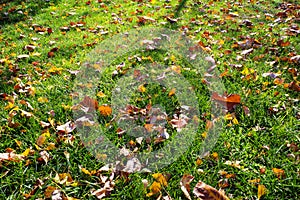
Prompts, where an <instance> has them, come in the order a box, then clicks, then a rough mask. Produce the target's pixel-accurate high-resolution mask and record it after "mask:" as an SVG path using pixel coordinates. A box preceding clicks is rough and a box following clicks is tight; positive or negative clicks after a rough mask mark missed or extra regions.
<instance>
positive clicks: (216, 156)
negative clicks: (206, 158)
mask: <svg viewBox="0 0 300 200" xmlns="http://www.w3.org/2000/svg"><path fill="white" fill-rule="evenodd" d="M211 156H212V157H213V159H215V160H218V159H219V154H218V153H217V152H213V153H212V154H211Z"/></svg>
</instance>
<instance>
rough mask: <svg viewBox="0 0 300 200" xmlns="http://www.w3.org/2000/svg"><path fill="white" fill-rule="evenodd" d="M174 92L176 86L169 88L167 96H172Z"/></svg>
mask: <svg viewBox="0 0 300 200" xmlns="http://www.w3.org/2000/svg"><path fill="white" fill-rule="evenodd" d="M175 92H176V88H172V89H171V90H170V92H169V94H168V95H169V97H170V96H173V95H174V94H175Z"/></svg>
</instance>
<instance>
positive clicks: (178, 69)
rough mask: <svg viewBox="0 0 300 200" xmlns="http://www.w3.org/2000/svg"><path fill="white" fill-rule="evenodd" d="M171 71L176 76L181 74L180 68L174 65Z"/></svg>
mask: <svg viewBox="0 0 300 200" xmlns="http://www.w3.org/2000/svg"><path fill="white" fill-rule="evenodd" d="M171 69H172V70H173V71H174V72H176V73H177V74H180V73H181V68H180V66H175V65H172V67H171Z"/></svg>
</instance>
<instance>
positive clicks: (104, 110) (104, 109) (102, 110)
mask: <svg viewBox="0 0 300 200" xmlns="http://www.w3.org/2000/svg"><path fill="white" fill-rule="evenodd" d="M98 110H99V112H100V114H101V115H103V116H109V115H111V113H112V109H111V107H110V106H108V105H102V106H100V107H99V108H98Z"/></svg>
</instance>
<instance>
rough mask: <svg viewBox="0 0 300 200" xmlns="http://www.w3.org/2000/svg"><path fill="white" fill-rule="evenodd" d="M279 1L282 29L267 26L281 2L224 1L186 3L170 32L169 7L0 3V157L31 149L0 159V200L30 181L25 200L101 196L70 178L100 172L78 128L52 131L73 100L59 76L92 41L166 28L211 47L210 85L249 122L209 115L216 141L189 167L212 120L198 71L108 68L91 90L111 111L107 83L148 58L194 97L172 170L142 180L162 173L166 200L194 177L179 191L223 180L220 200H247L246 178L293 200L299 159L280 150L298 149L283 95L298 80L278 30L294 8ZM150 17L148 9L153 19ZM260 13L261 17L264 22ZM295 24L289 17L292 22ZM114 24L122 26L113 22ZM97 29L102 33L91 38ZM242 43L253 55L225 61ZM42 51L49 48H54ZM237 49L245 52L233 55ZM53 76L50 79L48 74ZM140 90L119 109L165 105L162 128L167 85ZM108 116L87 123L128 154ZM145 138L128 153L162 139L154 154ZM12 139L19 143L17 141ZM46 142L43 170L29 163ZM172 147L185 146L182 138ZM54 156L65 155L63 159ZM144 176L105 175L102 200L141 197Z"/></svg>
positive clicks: (164, 60) (93, 181)
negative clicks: (108, 184)
mask: <svg viewBox="0 0 300 200" xmlns="http://www.w3.org/2000/svg"><path fill="white" fill-rule="evenodd" d="M289 2H292V3H294V7H291V11H290V12H289V13H288V16H287V18H283V22H282V23H276V22H274V20H276V19H277V18H278V16H276V14H277V13H279V12H283V6H281V7H280V5H287V4H286V3H285V4H282V3H283V2H282V1H278V0H276V1H275V0H274V1H257V2H256V3H246V2H241V3H239V4H238V3H236V4H233V3H232V2H230V1H215V2H211V1H205V2H200V1H187V2H186V3H185V5H184V6H183V7H181V8H180V9H179V10H180V14H179V18H178V20H177V22H175V23H170V22H169V21H168V20H167V17H170V18H174V16H173V15H174V14H175V12H176V8H177V7H178V5H179V3H178V1H171V2H170V3H166V2H164V1H162V2H161V1H155V2H154V1H153V2H148V1H142V2H139V1H125V2H123V1H122V2H121V1H118V2H112V1H102V3H98V2H97V1H90V4H89V3H87V1H86V2H85V1H76V0H68V1H67V0H64V1H56V0H50V1H49V2H47V1H38V0H36V1H11V2H10V1H4V2H3V1H1V2H0V26H1V29H0V41H1V42H0V60H1V62H0V85H1V86H0V88H1V89H0V94H1V98H0V116H1V118H0V152H1V153H4V152H6V151H8V148H11V149H13V150H14V151H15V153H18V154H20V153H22V152H24V151H25V150H26V149H28V148H31V149H32V150H34V151H32V153H30V154H29V155H28V156H27V157H26V158H25V159H24V160H23V161H19V162H13V161H0V177H1V179H0V199H23V198H24V194H29V193H30V192H31V191H32V190H33V188H35V185H36V184H37V180H38V179H40V180H42V181H43V182H44V184H43V185H41V186H39V187H36V190H35V192H34V194H32V196H31V197H30V199H37V198H45V191H46V188H47V187H49V186H54V187H56V188H58V189H60V190H61V191H62V192H63V193H64V195H65V196H69V197H74V198H78V199H96V198H95V196H92V195H91V190H92V189H99V188H101V186H102V185H101V184H100V175H99V173H97V174H94V175H92V176H90V175H87V174H85V173H83V172H82V170H81V167H83V168H86V169H88V170H89V171H92V170H98V169H100V168H101V167H102V166H103V162H102V161H101V160H97V159H96V158H95V157H94V156H93V154H92V153H91V152H89V151H88V149H87V148H85V147H84V146H83V144H82V141H81V140H80V132H79V131H77V130H75V131H73V132H71V133H70V134H71V135H72V136H73V137H74V140H73V141H72V142H71V144H70V143H66V142H64V141H65V139H66V136H64V139H62V138H61V137H60V135H59V132H58V131H57V129H56V127H57V126H59V125H62V124H65V123H66V122H68V121H72V120H74V119H73V112H72V110H71V107H72V106H73V101H72V96H74V95H75V94H76V93H75V92H76V91H74V90H73V89H74V87H75V86H74V82H75V80H76V76H75V75H73V74H71V73H70V72H69V70H79V69H80V68H81V66H82V65H83V64H84V62H85V61H86V60H87V59H89V57H88V55H89V53H90V52H91V51H92V50H93V49H94V48H95V47H97V45H99V44H101V42H102V41H104V40H106V41H107V40H109V39H110V38H111V37H113V36H114V35H116V34H118V33H122V32H127V31H130V30H132V29H135V28H136V27H141V28H143V27H161V28H169V29H174V30H178V31H183V29H184V27H188V31H187V33H186V35H187V36H188V37H190V38H191V39H192V40H193V41H201V42H202V43H203V44H204V45H205V46H206V47H209V49H211V50H210V51H208V52H207V54H209V55H211V56H213V57H214V59H215V60H216V62H217V69H218V70H219V72H220V73H223V72H225V71H226V70H228V72H227V73H226V74H225V75H224V76H223V77H222V78H221V81H222V83H223V85H224V86H225V90H226V92H227V93H228V94H230V93H234V94H239V95H240V96H241V102H242V105H245V106H247V107H248V108H249V110H250V113H251V114H250V116H247V115H245V113H244V111H243V108H242V105H240V106H238V107H237V108H236V109H235V110H234V112H235V116H236V118H237V120H238V124H233V123H232V122H231V121H230V120H225V119H223V118H224V117H223V116H221V121H222V122H223V123H224V126H223V127H222V130H221V132H220V136H219V138H218V141H217V143H216V144H215V146H214V147H213V148H212V149H211V150H210V156H207V157H205V158H202V161H203V163H202V164H201V165H197V163H196V161H197V158H199V156H200V152H201V151H200V150H201V144H202V142H203V137H202V136H201V134H202V133H203V132H205V131H206V130H205V122H206V120H211V119H212V118H213V117H212V116H211V113H210V107H211V105H212V104H211V103H210V101H209V98H210V96H209V95H208V94H209V92H210V87H209V86H207V85H206V84H204V83H203V81H202V80H203V78H204V77H203V74H199V73H197V70H195V69H193V67H194V66H193V65H190V64H189V63H188V61H187V60H186V59H185V58H182V57H180V55H173V54H172V53H170V52H167V51H154V52H148V51H146V52H142V51H135V52H129V53H128V54H124V55H123V56H121V57H118V58H116V59H115V60H112V63H111V65H110V66H109V67H108V68H107V69H106V71H105V72H104V73H103V76H102V77H101V79H100V80H99V83H95V84H96V88H97V91H96V92H100V91H101V92H103V93H104V94H105V95H106V96H105V97H96V95H95V96H94V98H97V100H98V103H99V105H102V104H109V105H111V103H112V102H111V98H112V90H113V89H114V88H115V87H116V86H118V83H119V82H118V81H119V80H122V77H123V75H122V73H123V72H124V74H125V71H126V70H129V72H130V71H131V72H132V71H133V70H134V69H136V68H139V67H142V66H145V65H147V64H149V65H151V64H153V62H154V61H155V63H156V64H160V65H162V66H171V65H174V66H181V76H184V77H185V79H186V80H187V81H188V82H189V84H190V85H191V86H192V87H193V88H192V89H191V91H193V92H195V94H196V96H197V102H198V103H199V112H200V115H199V116H198V118H199V119H200V121H199V128H198V131H197V133H196V137H195V140H194V141H191V142H192V145H191V146H190V147H189V148H188V150H187V151H186V152H185V153H184V154H183V155H181V156H180V157H179V158H178V159H177V160H176V161H175V162H172V163H171V164H170V165H169V166H166V167H164V168H162V169H158V170H156V171H153V173H155V172H159V173H168V174H170V179H169V180H168V185H167V186H166V187H165V188H164V189H163V190H162V191H161V192H162V193H163V195H164V196H165V195H167V194H169V195H170V196H171V197H172V198H173V199H185V197H184V194H183V192H182V191H181V190H180V179H181V177H182V176H183V175H184V174H191V175H193V176H194V177H195V179H194V181H193V182H192V183H191V186H192V188H193V187H194V186H195V185H196V183H197V182H198V181H199V180H202V181H203V182H205V183H207V184H209V185H211V186H213V187H215V188H217V189H220V188H222V185H223V186H224V183H227V182H228V185H227V186H226V187H224V188H222V189H224V191H225V193H226V194H227V195H228V196H229V197H230V198H232V199H256V197H257V185H255V184H252V183H249V180H253V179H260V184H263V185H265V187H266V188H267V189H268V192H267V194H265V195H264V196H263V197H262V199H299V192H298V191H299V185H300V168H299V157H300V152H299V150H296V151H293V149H292V148H289V147H288V146H287V145H288V144H291V143H293V144H295V145H298V146H299V144H300V136H299V131H300V123H299V118H300V114H299V112H300V111H299V101H298V99H299V91H298V92H297V91H294V90H292V89H289V88H287V87H285V86H284V83H286V84H289V83H291V82H292V81H295V82H298V83H299V61H298V63H296V62H292V61H289V60H288V58H291V57H292V56H294V55H299V52H300V41H299V33H298V35H297V34H294V35H292V34H287V31H288V30H289V29H290V28H291V27H294V29H297V27H298V31H299V26H300V25H299V11H297V10H296V9H294V10H293V8H295V6H298V7H299V6H300V5H299V4H298V5H296V3H297V2H296V1H289ZM168 6H171V7H168ZM156 9H159V11H155V10H156ZM298 10H299V9H298ZM18 11H19V12H18ZM20 11H22V12H20ZM22 13H23V14H22ZM112 13H115V14H112ZM229 13H236V14H238V16H237V17H231V18H228V17H227V16H228V15H229ZM266 13H268V14H271V15H273V17H272V16H271V17H268V15H265V14H266ZM297 15H298V19H296V18H297V17H295V16H297ZM140 16H149V17H151V18H153V19H155V22H151V21H145V22H143V21H142V22H141V21H139V17H140ZM117 18H121V19H122V20H121V21H118V19H117ZM243 20H250V21H251V22H252V26H251V27H250V26H248V27H247V26H246V25H242V23H243ZM285 20H286V21H285ZM297 20H298V21H297ZM79 21H83V22H84V25H83V26H78V27H71V25H70V23H71V24H73V23H77V22H79ZM193 21H196V22H197V21H198V23H196V22H195V23H193ZM120 22H121V23H120ZM34 24H38V25H34ZM97 26H102V28H101V27H100V28H99V29H97ZM37 27H40V28H41V29H43V28H44V30H45V33H44V34H41V32H39V31H38V28H37ZM61 27H69V29H70V30H67V31H64V30H61V29H60V28H61ZM270 27H272V29H271V28H270ZM295 27H296V28H295ZM47 28H51V29H52V32H51V31H50V33H48V32H47ZM93 30H94V31H93ZM104 31H107V34H101V32H104ZM20 35H23V36H20ZM247 37H248V39H249V38H253V39H255V40H256V42H255V43H256V44H257V47H253V48H254V50H253V52H252V53H250V54H249V55H246V56H242V57H240V58H237V56H240V55H241V54H240V53H241V52H242V51H243V50H244V49H242V48H241V47H239V46H236V45H235V44H236V43H237V42H241V41H243V40H246V39H247ZM280 39H283V40H284V41H289V42H290V44H289V45H287V46H284V45H278V41H279V40H280ZM53 41H54V42H55V43H53ZM51 43H53V44H51ZM29 44H31V45H34V46H36V48H35V49H34V51H33V52H29V51H28V50H26V49H25V48H24V47H25V46H26V45H29ZM53 48H58V49H57V50H56V51H55V50H53ZM249 48H251V47H249V46H248V47H246V48H245V49H249ZM226 50H231V52H229V51H226ZM50 51H53V52H54V56H53V57H49V56H48V52H50ZM228 52H229V53H228ZM22 54H28V55H30V57H29V58H24V59H18V56H19V55H22ZM133 55H136V56H138V57H140V58H142V57H144V59H141V60H140V61H139V60H137V59H132V60H129V59H128V56H133ZM172 55H173V56H175V59H174V58H172ZM147 57H151V58H152V60H151V59H146V58H147ZM275 61H276V62H275ZM121 62H124V63H125V66H126V67H125V68H124V69H123V71H121V75H120V74H119V75H117V76H112V73H113V71H114V70H115V68H116V66H117V65H119V64H120V63H121ZM55 67H56V71H55V70H54V71H53V69H55ZM57 68H59V69H57ZM188 68H191V70H189V69H188ZM292 69H295V70H298V72H296V75H295V74H294V75H293V73H291V71H292ZM266 72H273V73H280V74H281V75H280V78H282V79H283V83H280V84H276V83H275V82H274V80H275V79H274V78H271V77H263V76H262V75H263V74H264V73H266ZM22 84H23V85H24V86H22V89H23V90H25V91H24V92H20V90H19V89H18V85H19V86H20V85H22ZM144 86H145V89H146V91H145V92H139V91H138V90H135V91H136V92H135V93H134V95H133V96H132V98H131V99H130V101H131V104H134V105H135V106H137V107H141V108H143V107H145V106H146V105H147V104H149V103H152V105H155V104H161V105H163V106H165V108H164V109H165V111H166V113H167V115H168V117H169V118H170V119H171V118H172V115H173V114H174V112H176V106H178V101H179V100H178V98H179V97H177V96H176V92H175V95H173V96H170V95H169V92H170V90H171V89H172V88H166V87H164V86H160V85H157V84H145V85H144ZM28 88H30V89H28ZM5 96H7V98H5ZM41 98H47V101H46V102H43V101H41ZM182 98H189V97H185V96H184V97H182ZM9 101H11V102H13V105H14V106H13V107H8V105H9ZM24 101H26V102H27V104H25V103H24ZM28 103H29V104H30V105H31V107H32V108H33V109H31V108H30V106H28V105H29V104H28ZM16 106H18V108H19V109H22V110H25V111H27V112H31V113H32V114H33V115H34V116H32V117H28V118H26V117H25V116H23V115H22V114H21V113H22V112H21V111H20V110H17V109H16V110H15V111H12V109H13V108H15V107H16ZM272 109H273V111H272ZM50 111H51V112H50ZM51 113H52V114H53V113H55V115H54V116H53V115H52V114H51ZM98 114H99V113H98ZM205 114H207V115H205ZM225 115H226V114H225V113H224V116H225ZM49 119H50V121H51V120H54V124H53V126H50V127H49V128H43V127H42V126H41V125H40V122H41V121H44V122H49ZM111 119H112V116H109V117H103V116H100V115H99V122H101V126H102V127H103V128H104V127H105V125H106V124H107V123H110V125H111V128H110V129H109V130H108V131H106V132H105V134H106V136H107V137H108V138H110V140H111V141H112V142H113V143H114V144H116V145H119V146H124V145H127V146H128V148H132V147H130V145H128V143H129V142H130V140H135V138H134V137H133V136H129V135H126V134H125V135H124V136H122V137H118V136H117V135H116V131H117V128H119V127H118V124H117V123H116V122H115V121H113V122H111ZM10 120H12V121H11V122H10ZM17 123H18V124H19V125H18V124H17ZM144 124H145V121H140V123H139V124H138V125H144ZM45 131H49V133H50V136H49V137H47V139H46V142H45V143H44V144H43V145H42V146H41V147H38V146H37V145H36V141H37V139H38V137H39V136H40V135H42V134H43V133H44V132H45ZM168 132H169V133H170V137H171V138H170V139H169V140H170V141H171V140H172V139H174V137H175V135H176V131H175V129H174V128H172V127H171V126H170V125H168ZM112 133H113V134H112ZM151 139H152V142H151V143H150V144H149V145H147V144H146V143H145V142H143V143H142V144H141V145H137V147H139V150H140V151H147V148H148V147H149V146H150V147H151V148H152V149H153V150H156V149H157V150H158V149H160V148H162V147H163V146H164V145H165V144H166V143H167V142H168V140H167V141H166V142H164V143H160V144H158V145H157V144H154V143H153V140H154V139H155V138H154V137H152V138H151ZM18 141H20V142H22V143H21V144H19V143H18ZM50 143H54V144H55V148H54V149H53V150H47V152H48V153H49V155H50V159H49V161H48V163H47V164H46V163H43V162H41V161H40V159H39V158H40V155H39V152H40V151H42V149H45V148H47V146H48V145H49V144H50ZM182 143H183V144H186V142H185V141H182ZM66 152H68V153H69V154H70V157H69V160H68V159H67V157H66V155H65V153H66ZM214 152H215V153H217V155H218V156H217V157H214V156H212V154H213V153H214ZM226 161H241V163H240V165H241V168H236V167H232V166H229V165H226V164H225V163H226ZM261 168H265V169H266V172H265V173H260V169H261ZM273 168H279V169H282V170H284V173H285V175H284V176H283V177H282V178H280V179H278V178H277V177H276V175H275V174H274V173H273V171H272V169H273ZM198 169H202V170H203V173H199V170H198ZM220 170H223V171H226V172H227V173H228V174H235V178H228V179H226V177H223V176H222V175H220V173H219V172H220ZM62 173H70V174H71V176H72V178H73V180H74V181H76V182H78V185H77V186H67V185H65V184H59V183H56V182H55V181H54V177H55V175H56V174H62ZM153 173H133V174H130V175H128V177H127V175H124V174H121V173H117V174H116V178H115V183H116V185H115V188H114V190H113V191H112V193H111V195H110V196H109V197H108V199H147V198H148V197H146V194H147V193H148V192H149V187H148V188H147V189H146V190H145V189H144V187H143V184H142V180H143V179H147V180H148V181H149V184H151V183H152V182H153V181H154V179H153V178H152V174H153ZM104 175H105V173H104ZM106 175H108V174H106ZM129 180H130V181H129ZM148 199H155V197H150V198H148Z"/></svg>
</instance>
